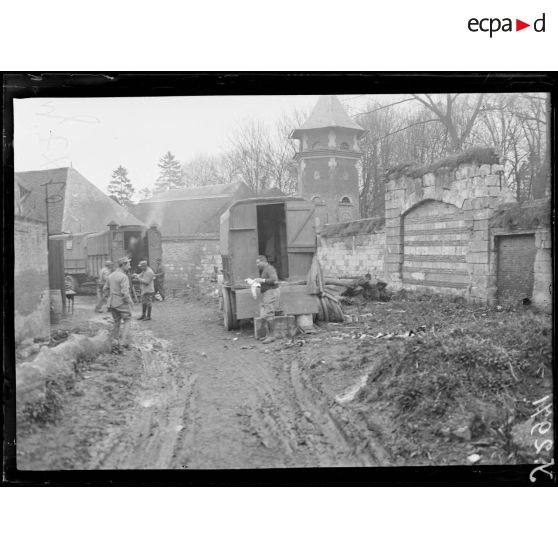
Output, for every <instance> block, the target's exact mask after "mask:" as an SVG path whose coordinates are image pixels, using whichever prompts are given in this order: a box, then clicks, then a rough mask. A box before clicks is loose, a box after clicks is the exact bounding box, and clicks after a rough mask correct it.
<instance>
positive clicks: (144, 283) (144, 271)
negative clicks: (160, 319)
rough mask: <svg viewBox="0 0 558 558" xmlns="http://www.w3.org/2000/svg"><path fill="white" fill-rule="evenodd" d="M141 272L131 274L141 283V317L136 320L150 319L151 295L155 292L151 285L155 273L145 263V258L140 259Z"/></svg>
mask: <svg viewBox="0 0 558 558" xmlns="http://www.w3.org/2000/svg"><path fill="white" fill-rule="evenodd" d="M138 265H139V268H140V269H141V273H139V274H136V273H134V275H133V276H132V277H133V278H134V279H137V280H138V281H139V282H140V285H141V317H139V318H138V320H150V319H151V304H152V303H153V295H154V294H155V287H154V286H153V280H154V279H155V273H153V270H152V269H151V268H150V267H149V266H148V265H147V261H146V260H142V261H141V262H140V263H139V264H138Z"/></svg>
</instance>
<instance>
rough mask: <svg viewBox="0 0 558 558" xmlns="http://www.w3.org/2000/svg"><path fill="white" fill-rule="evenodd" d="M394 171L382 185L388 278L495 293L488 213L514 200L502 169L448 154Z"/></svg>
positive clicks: (483, 296)
mask: <svg viewBox="0 0 558 558" xmlns="http://www.w3.org/2000/svg"><path fill="white" fill-rule="evenodd" d="M425 171H426V172H422V173H421V172H417V170H416V169H411V170H409V171H405V170H404V171H402V172H401V171H398V172H396V173H393V174H392V175H391V176H389V178H390V179H389V180H388V182H387V185H386V256H385V262H386V266H385V270H386V278H387V281H388V283H389V284H390V285H391V287H392V288H394V289H401V288H405V289H411V290H431V291H435V292H443V293H447V294H456V295H461V296H464V297H465V298H466V299H468V300H471V301H478V302H487V301H489V300H491V299H493V298H494V294H495V293H494V292H493V289H492V288H491V287H492V277H491V273H492V272H493V270H492V258H491V256H493V254H492V249H491V245H490V234H489V230H488V229H489V219H490V217H491V216H492V214H493V212H494V210H495V208H496V207H498V206H500V205H501V204H503V203H506V202H512V201H513V200H514V197H513V194H512V192H511V190H510V189H509V188H508V187H507V186H506V184H505V183H504V180H503V176H502V171H503V167H502V166H501V165H499V164H495V163H482V162H478V161H477V160H475V158H474V157H473V158H472V160H470V161H467V160H461V162H459V160H457V161H456V160H455V158H454V159H448V160H447V161H446V162H444V161H442V162H439V163H438V164H437V165H435V166H433V167H432V168H431V169H425Z"/></svg>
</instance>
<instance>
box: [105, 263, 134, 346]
mask: <svg viewBox="0 0 558 558" xmlns="http://www.w3.org/2000/svg"><path fill="white" fill-rule="evenodd" d="M129 270H130V259H129V258H126V257H124V258H120V259H119V260H118V267H117V268H116V270H115V271H113V272H112V273H111V274H110V275H109V276H108V278H107V281H106V283H105V286H104V289H103V294H104V295H105V296H107V297H108V306H109V311H110V313H111V314H112V317H113V319H114V328H113V332H112V337H113V344H114V345H115V346H117V347H118V346H119V345H120V347H123V348H125V349H127V348H128V347H129V346H130V345H129V344H128V335H129V332H130V319H131V318H132V300H131V298H130V280H129V279H128V271H129ZM121 324H122V329H121V328H120V326H121Z"/></svg>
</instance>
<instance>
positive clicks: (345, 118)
mask: <svg viewBox="0 0 558 558" xmlns="http://www.w3.org/2000/svg"><path fill="white" fill-rule="evenodd" d="M316 128H349V129H351V130H357V132H358V136H359V137H360V136H361V135H362V134H363V133H364V128H362V127H361V126H359V125H358V124H355V123H354V122H353V121H352V120H351V119H350V118H349V115H348V114H347V113H346V112H345V109H344V108H343V106H342V105H341V102H340V101H339V99H338V98H337V97H336V96H335V95H322V96H321V97H320V98H319V99H318V102H317V103H316V106H315V107H314V109H313V110H312V112H311V113H310V116H309V117H308V120H306V122H305V123H304V124H303V125H302V126H301V127H300V128H297V129H296V130H293V132H292V133H291V137H292V138H297V139H299V138H300V137H301V133H300V132H301V131H302V130H314V129H316Z"/></svg>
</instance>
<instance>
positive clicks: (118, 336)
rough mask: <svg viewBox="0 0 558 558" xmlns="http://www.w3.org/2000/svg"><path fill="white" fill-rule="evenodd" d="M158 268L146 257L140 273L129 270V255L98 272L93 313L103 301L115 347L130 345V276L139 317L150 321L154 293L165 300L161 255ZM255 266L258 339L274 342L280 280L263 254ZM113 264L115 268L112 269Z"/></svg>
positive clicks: (163, 270) (100, 310)
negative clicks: (138, 299) (260, 328)
mask: <svg viewBox="0 0 558 558" xmlns="http://www.w3.org/2000/svg"><path fill="white" fill-rule="evenodd" d="M156 262H157V267H156V270H155V271H153V269H151V267H149V265H148V263H147V261H146V260H142V261H140V262H139V264H138V266H139V269H140V273H130V267H131V261H130V258H128V257H123V258H120V259H119V260H118V261H117V262H116V266H115V265H114V264H113V262H111V261H106V262H105V265H104V267H103V268H102V269H101V272H100V274H99V280H98V283H97V305H96V306H95V311H96V312H102V311H103V307H104V305H105V304H107V305H108V311H109V312H110V313H111V315H112V318H113V320H114V328H113V344H114V346H115V347H118V348H128V347H129V336H130V320H131V319H132V293H131V285H130V277H131V279H132V280H133V281H137V282H138V283H139V285H140V294H141V306H142V310H141V316H140V317H138V320H142V321H148V320H151V307H152V304H153V298H154V296H155V294H156V293H158V295H159V296H160V299H161V300H165V290H164V282H165V268H164V266H163V263H162V261H161V258H157V260H156ZM256 265H257V267H258V271H259V275H260V276H259V277H258V278H257V279H256V281H257V282H258V283H259V284H260V289H261V298H260V318H262V320H263V323H264V327H265V335H264V336H263V337H262V338H261V341H262V342H263V343H264V344H267V343H272V342H273V341H275V335H274V329H275V327H274V326H275V323H274V322H275V310H276V307H277V304H278V298H279V280H278V277H277V271H276V270H275V268H274V267H273V266H272V265H271V264H270V263H269V262H268V260H267V257H266V256H264V255H260V256H258V258H257V260H256ZM115 267H116V269H114V268H115Z"/></svg>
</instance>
